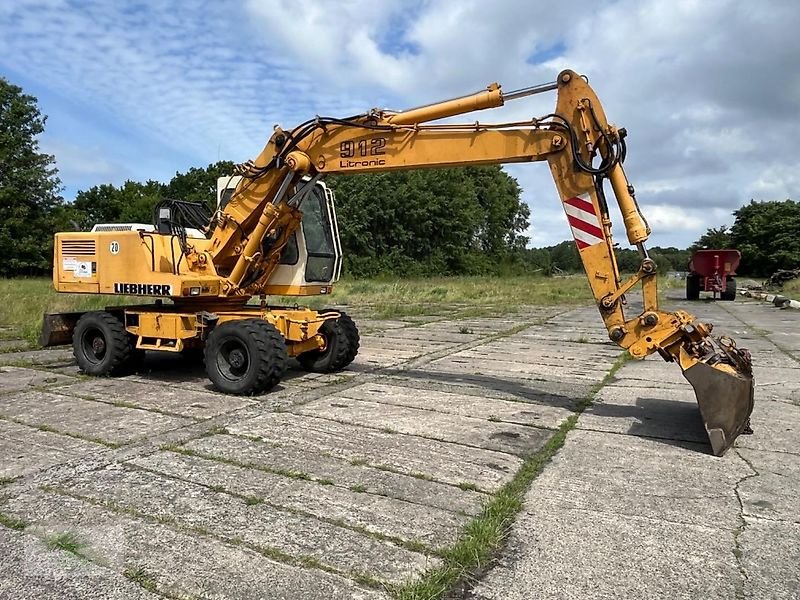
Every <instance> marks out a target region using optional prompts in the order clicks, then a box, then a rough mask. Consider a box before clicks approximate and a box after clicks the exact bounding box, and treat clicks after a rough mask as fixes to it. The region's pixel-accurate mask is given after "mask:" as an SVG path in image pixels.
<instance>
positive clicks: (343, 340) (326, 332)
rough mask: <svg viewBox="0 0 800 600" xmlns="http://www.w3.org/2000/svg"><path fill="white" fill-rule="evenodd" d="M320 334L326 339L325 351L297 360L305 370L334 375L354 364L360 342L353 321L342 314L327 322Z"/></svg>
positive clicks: (302, 356) (316, 351) (317, 351)
mask: <svg viewBox="0 0 800 600" xmlns="http://www.w3.org/2000/svg"><path fill="white" fill-rule="evenodd" d="M319 333H320V334H322V336H323V337H324V338H325V349H324V350H312V351H311V352H304V353H303V354H301V355H299V356H298V357H297V360H298V361H299V362H300V364H301V365H302V367H303V368H304V369H306V370H307V371H313V372H314V373H333V372H334V371H339V370H341V369H344V368H345V367H346V366H347V365H349V364H350V363H351V362H353V359H355V357H356V354H358V346H359V342H360V339H359V335H358V328H356V324H355V323H354V322H353V319H351V318H350V317H349V316H347V315H346V314H344V313H341V316H340V317H337V318H336V319H328V320H327V321H325V322H324V323H323V324H322V327H320V328H319Z"/></svg>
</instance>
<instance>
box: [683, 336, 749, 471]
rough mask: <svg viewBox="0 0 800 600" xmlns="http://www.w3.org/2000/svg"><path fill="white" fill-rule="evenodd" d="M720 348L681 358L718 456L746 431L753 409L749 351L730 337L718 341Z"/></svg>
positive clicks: (713, 449) (747, 430)
mask: <svg viewBox="0 0 800 600" xmlns="http://www.w3.org/2000/svg"><path fill="white" fill-rule="evenodd" d="M718 344H719V345H720V349H721V350H722V352H718V353H714V354H712V355H710V356H708V357H705V358H704V359H702V360H692V359H690V360H688V361H686V360H684V359H686V358H688V356H687V355H685V354H683V352H682V354H683V356H681V359H682V360H681V363H682V364H687V363H688V364H689V366H687V368H685V369H684V371H683V375H684V377H686V379H688V380H689V383H691V384H692V387H693V388H694V393H695V396H696V397H697V404H698V406H699V407H700V415H701V416H702V418H703V425H704V426H705V428H706V432H707V433H708V439H709V441H710V442H711V449H712V451H713V452H714V455H715V456H722V455H723V454H725V452H726V451H727V450H728V448H730V447H731V446H733V442H734V441H735V440H736V438H737V437H739V435H741V434H742V433H751V431H750V413H751V412H753V391H754V390H753V388H754V386H753V375H752V369H751V366H750V355H749V353H748V352H747V351H746V350H737V349H736V347H735V345H734V344H733V342H732V341H731V340H727V339H725V338H721V339H720V341H719V342H718Z"/></svg>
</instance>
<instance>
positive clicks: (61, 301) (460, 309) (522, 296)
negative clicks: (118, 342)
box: [0, 275, 591, 344]
mask: <svg viewBox="0 0 800 600" xmlns="http://www.w3.org/2000/svg"><path fill="white" fill-rule="evenodd" d="M142 300H143V299H142V298H135V297H130V296H127V297H126V296H104V295H93V294H59V293H57V292H56V291H55V290H54V289H53V286H52V283H51V281H50V280H49V279H0V338H5V339H18V338H21V339H24V340H26V341H28V342H29V343H31V344H34V343H36V341H37V340H38V338H39V332H40V331H41V326H42V315H43V314H44V313H45V312H69V311H82V310H97V309H102V308H105V307H106V306H112V305H118V304H136V303H141V302H142ZM590 300H591V294H590V291H589V286H588V284H587V282H586V278H585V277H583V276H582V275H578V276H574V277H557V278H549V277H539V276H529V277H520V276H517V277H491V276H480V277H478V276H475V277H433V278H411V279H344V280H342V281H340V282H339V283H338V284H336V286H335V287H334V291H333V294H331V295H329V296H312V297H302V298H298V297H272V298H270V299H269V301H270V302H271V303H274V304H291V305H293V304H301V305H308V306H311V307H312V308H321V307H324V306H329V305H331V304H336V305H347V306H348V307H349V308H350V310H352V311H355V312H357V313H359V314H361V315H364V316H370V317H375V318H398V317H408V316H414V315H448V316H467V315H476V316H477V315H492V314H507V313H509V312H514V311H516V310H519V308H520V307H523V306H531V305H537V306H574V305H577V304H582V303H586V302H588V301H590Z"/></svg>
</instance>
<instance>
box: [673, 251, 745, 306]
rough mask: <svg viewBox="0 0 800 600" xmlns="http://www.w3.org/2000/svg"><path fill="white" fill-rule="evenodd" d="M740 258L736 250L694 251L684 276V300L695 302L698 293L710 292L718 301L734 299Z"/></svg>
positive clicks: (698, 295)
mask: <svg viewBox="0 0 800 600" xmlns="http://www.w3.org/2000/svg"><path fill="white" fill-rule="evenodd" d="M741 258H742V255H741V253H740V252H739V251H738V250H695V252H694V254H692V258H691V259H690V260H689V274H688V275H687V276H686V299H687V300H697V299H698V298H699V297H700V292H711V293H713V294H714V297H715V298H716V296H717V293H719V298H720V300H734V299H735V298H736V280H735V279H734V278H733V276H734V275H736V268H737V267H738V266H739V260H740V259H741Z"/></svg>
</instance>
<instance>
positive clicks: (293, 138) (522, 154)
mask: <svg viewBox="0 0 800 600" xmlns="http://www.w3.org/2000/svg"><path fill="white" fill-rule="evenodd" d="M550 90H557V92H558V100H557V104H556V108H555V111H554V112H553V113H551V114H549V115H546V116H544V117H541V118H538V119H531V120H529V121H521V122H512V123H500V124H485V123H479V122H473V123H463V124H449V123H446V124H430V121H434V120H438V119H442V118H447V117H453V116H457V115H461V114H466V113H470V112H473V111H477V110H482V109H487V108H493V107H498V106H501V105H503V104H504V103H505V102H507V101H509V100H514V99H517V98H521V97H524V96H529V95H532V94H537V93H542V92H546V91H550ZM625 133H626V132H625V130H624V129H618V128H616V127H615V126H613V125H611V124H609V123H608V121H607V120H606V116H605V113H604V111H603V107H602V105H601V103H600V101H599V100H598V98H597V96H596V94H595V92H594V91H593V90H592V88H591V87H590V86H589V84H588V82H587V80H586V79H585V78H584V77H582V76H580V75H578V74H577V73H575V72H573V71H569V70H567V71H563V72H562V73H561V74H560V75H559V77H558V79H557V81H556V82H553V83H550V84H545V85H541V86H534V87H531V88H527V89H523V90H518V91H516V92H511V93H509V94H505V95H504V94H503V92H502V91H501V89H500V86H498V85H497V84H492V85H490V86H489V87H488V88H487V89H486V90H483V91H480V92H478V93H476V94H472V95H469V96H464V97H461V98H456V99H453V100H447V101H445V102H440V103H436V104H431V105H427V106H422V107H419V108H415V109H411V110H408V111H403V112H392V111H385V110H377V109H375V110H373V111H370V112H369V113H366V114H363V115H358V116H355V117H351V118H348V119H334V118H321V117H317V118H316V119H313V120H311V121H308V122H306V123H304V124H302V125H300V126H298V127H297V128H295V129H293V130H291V131H284V130H282V129H280V128H277V127H276V129H275V132H274V133H273V135H272V137H271V138H270V140H269V142H268V144H267V146H266V147H265V149H264V150H263V151H262V153H261V154H260V155H259V156H258V157H257V158H256V160H255V161H252V162H250V163H248V164H246V165H244V166H243V168H242V170H241V172H242V174H243V175H244V176H245V177H244V179H243V182H242V184H240V186H239V188H238V189H237V191H236V193H235V194H234V196H233V198H232V199H231V201H230V202H229V203H228V204H227V206H226V208H225V210H224V211H223V212H222V213H221V214H219V215H217V217H216V221H217V222H216V228H215V231H214V235H213V238H212V242H211V246H210V249H209V251H208V254H209V255H210V260H211V261H212V262H213V264H214V265H215V268H216V270H217V272H218V273H220V274H221V275H222V276H224V277H226V283H225V284H224V286H223V289H224V290H225V291H226V293H228V294H231V295H235V294H252V293H256V292H257V291H258V288H259V287H260V286H263V285H266V283H267V282H268V280H269V274H270V269H271V266H274V265H275V264H276V263H277V260H278V258H277V257H278V256H279V254H280V251H281V250H282V248H283V245H285V243H286V240H287V239H288V236H289V235H290V234H291V232H292V231H294V229H295V228H296V227H297V226H298V223H299V220H300V214H301V213H300V212H299V208H300V205H301V203H302V200H303V198H304V196H305V193H307V192H308V191H309V190H310V189H311V186H312V185H313V183H314V182H315V181H316V180H317V179H318V178H319V177H321V176H323V175H325V174H328V173H339V174H342V173H369V172H376V171H389V170H398V169H414V168H423V167H450V166H465V165H479V164H497V163H519V162H535V161H547V163H548V165H549V167H550V170H551V173H552V175H553V179H554V181H555V184H556V187H557V189H558V192H559V195H560V198H561V202H562V205H563V207H564V211H565V213H566V216H567V221H568V223H569V225H570V228H571V230H572V234H573V237H574V239H575V244H576V245H577V248H578V252H579V253H580V257H581V260H582V262H583V266H584V269H585V271H586V275H587V277H588V281H589V285H590V287H591V290H592V294H593V296H594V298H595V301H596V303H597V307H598V309H599V311H600V315H601V317H602V319H603V322H604V323H605V326H606V328H607V329H608V332H609V337H610V339H611V340H612V341H614V342H615V343H616V344H618V345H619V346H621V347H622V348H625V349H627V350H628V352H629V353H630V354H631V356H633V357H634V358H644V357H646V356H648V355H650V354H652V353H654V352H658V353H659V354H660V355H661V357H663V358H664V359H665V360H667V361H674V362H677V363H678V365H679V366H680V367H681V369H682V371H683V373H684V375H685V377H686V378H687V379H688V380H689V382H690V383H691V384H692V386H693V387H694V389H695V393H696V396H697V401H698V404H699V407H700V411H701V414H702V418H703V421H704V424H705V427H706V430H707V432H708V436H709V440H710V441H711V445H712V449H713V451H714V454H716V455H722V454H723V453H724V452H725V451H726V450H727V449H728V448H729V447H730V446H731V445H732V444H733V442H734V440H735V439H736V437H737V436H738V435H740V434H741V433H742V432H744V431H745V430H746V429H747V428H748V427H749V416H750V413H751V412H752V409H753V378H752V371H751V365H750V356H749V354H748V353H747V351H746V350H739V349H737V348H736V345H735V343H734V342H733V340H731V339H730V338H727V337H722V338H719V339H715V338H713V337H711V335H710V333H711V325H706V324H704V323H700V322H698V321H696V320H695V319H694V317H693V316H692V315H689V314H688V313H686V312H683V311H675V312H667V311H663V310H661V309H659V306H658V294H657V273H656V264H655V262H654V261H653V260H652V259H651V258H650V257H649V255H648V252H647V249H646V247H645V242H646V240H647V238H648V236H649V234H650V229H649V227H648V225H647V223H646V221H645V219H644V217H643V216H642V214H641V212H640V210H639V207H638V204H637V202H636V198H635V195H634V189H633V186H632V185H631V184H630V183H629V181H628V179H627V177H626V175H625V172H624V170H623V162H624V159H625V154H626V146H625ZM304 177H305V181H304V179H303V178H304ZM308 177H310V180H308ZM606 181H608V183H609V187H610V189H611V191H612V194H613V196H614V198H615V200H616V202H617V204H618V206H619V210H620V212H621V214H622V219H623V223H624V226H625V230H626V234H627V238H628V241H629V243H630V244H631V245H633V246H635V247H636V248H637V249H638V252H639V254H640V258H641V261H640V266H639V269H638V271H637V272H636V273H635V274H634V275H632V276H631V277H629V278H628V279H626V280H624V281H623V280H622V278H621V276H620V273H619V269H618V267H617V263H616V258H615V255H614V249H613V240H612V231H611V228H612V227H611V225H612V224H611V219H610V216H609V208H608V203H607V198H606V195H605V189H606V186H605V182H606ZM189 259H190V260H192V257H189ZM197 259H198V257H194V260H197ZM636 286H641V289H642V296H643V310H642V312H641V313H640V314H637V315H635V316H632V317H630V318H628V317H627V316H626V314H625V310H624V307H625V294H627V293H628V292H629V291H631V290H632V289H634V288H635V287H636Z"/></svg>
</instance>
